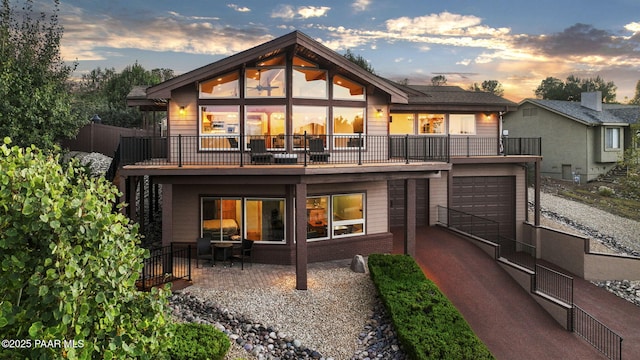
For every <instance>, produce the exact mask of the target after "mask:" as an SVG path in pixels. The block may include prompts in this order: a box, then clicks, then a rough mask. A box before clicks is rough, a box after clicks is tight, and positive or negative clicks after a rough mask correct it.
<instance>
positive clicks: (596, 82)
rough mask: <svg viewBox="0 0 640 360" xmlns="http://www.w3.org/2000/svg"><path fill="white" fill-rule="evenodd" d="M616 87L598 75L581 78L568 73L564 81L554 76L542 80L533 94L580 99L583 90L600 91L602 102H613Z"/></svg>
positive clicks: (553, 98)
mask: <svg viewBox="0 0 640 360" xmlns="http://www.w3.org/2000/svg"><path fill="white" fill-rule="evenodd" d="M617 88H618V87H617V86H616V85H615V84H614V83H613V81H609V82H605V81H604V79H602V78H601V77H600V76H596V77H595V78H588V79H581V78H579V77H577V76H574V75H569V77H567V80H566V82H563V81H562V80H560V79H557V78H554V77H548V78H546V79H544V80H542V82H541V83H540V85H539V86H538V88H537V89H536V90H535V94H536V97H538V98H539V99H544V100H563V101H580V99H581V98H582V93H583V92H591V91H600V92H602V101H603V102H605V103H614V102H615V101H616V90H617Z"/></svg>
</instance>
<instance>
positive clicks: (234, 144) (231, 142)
mask: <svg viewBox="0 0 640 360" xmlns="http://www.w3.org/2000/svg"><path fill="white" fill-rule="evenodd" d="M227 140H228V141H229V147H230V148H232V149H237V148H238V139H236V138H233V137H230V138H227Z"/></svg>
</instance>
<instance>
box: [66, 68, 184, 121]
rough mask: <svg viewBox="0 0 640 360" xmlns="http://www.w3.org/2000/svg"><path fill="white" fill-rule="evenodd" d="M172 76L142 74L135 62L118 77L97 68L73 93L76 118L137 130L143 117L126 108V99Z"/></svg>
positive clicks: (161, 72) (159, 71)
mask: <svg viewBox="0 0 640 360" xmlns="http://www.w3.org/2000/svg"><path fill="white" fill-rule="evenodd" d="M173 76H174V74H173V70H171V69H164V68H161V69H153V70H151V71H148V70H145V68H144V67H142V65H140V64H138V63H137V62H136V63H135V64H133V65H130V66H127V67H125V68H124V69H123V70H122V71H121V72H120V73H118V72H116V71H115V69H114V68H109V69H104V70H103V69H101V68H96V69H93V70H91V71H90V72H89V73H87V74H85V75H83V76H82V81H81V82H80V84H79V86H78V87H77V88H76V90H75V91H74V94H75V100H76V104H77V106H76V107H75V108H77V109H79V110H78V111H79V116H81V117H83V118H86V119H89V118H91V117H92V116H93V115H94V114H99V116H100V118H101V119H102V122H103V123H105V124H108V125H114V126H122V127H139V126H140V125H141V122H142V121H141V120H142V113H141V112H140V111H139V110H138V109H137V108H130V107H128V106H127V95H128V94H129V92H131V89H133V87H134V86H137V85H149V86H151V85H156V84H158V83H160V82H162V81H166V80H168V79H171V78H172V77H173Z"/></svg>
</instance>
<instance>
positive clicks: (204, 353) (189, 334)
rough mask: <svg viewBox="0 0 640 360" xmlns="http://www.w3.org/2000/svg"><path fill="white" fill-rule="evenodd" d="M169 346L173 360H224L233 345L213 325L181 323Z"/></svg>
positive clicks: (177, 326)
mask: <svg viewBox="0 0 640 360" xmlns="http://www.w3.org/2000/svg"><path fill="white" fill-rule="evenodd" d="M174 334H175V335H174V337H173V338H172V339H171V345H170V346H169V355H170V356H171V359H172V360H222V359H224V356H225V355H226V354H227V351H229V347H230V346H231V343H230V342H229V338H228V337H227V335H225V334H224V333H222V332H221V331H219V330H217V329H216V328H214V327H213V326H211V325H206V324H193V323H184V324H182V323H180V324H176V325H175V328H174Z"/></svg>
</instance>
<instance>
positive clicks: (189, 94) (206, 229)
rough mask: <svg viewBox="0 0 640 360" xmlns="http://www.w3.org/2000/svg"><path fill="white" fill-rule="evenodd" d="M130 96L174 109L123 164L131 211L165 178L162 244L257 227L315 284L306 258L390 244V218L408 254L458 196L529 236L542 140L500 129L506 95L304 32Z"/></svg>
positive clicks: (229, 238) (264, 255)
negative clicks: (526, 227) (438, 83)
mask: <svg viewBox="0 0 640 360" xmlns="http://www.w3.org/2000/svg"><path fill="white" fill-rule="evenodd" d="M130 100H131V104H133V105H135V106H140V107H141V108H144V109H145V110H149V111H152V110H154V109H158V110H166V111H167V136H166V137H153V138H144V139H141V138H123V139H122V142H121V147H120V166H121V168H120V170H119V172H118V176H119V180H118V183H119V184H121V185H120V186H121V190H122V192H123V194H125V195H124V197H125V199H124V200H125V201H126V202H128V203H129V204H130V205H129V208H128V214H129V216H130V217H132V218H134V219H138V220H140V218H141V217H144V216H145V214H144V208H145V207H144V206H143V204H141V201H140V200H138V198H136V191H135V190H134V189H135V188H136V186H137V184H138V183H139V182H141V181H142V179H148V181H150V182H151V183H153V184H161V185H162V190H163V204H162V210H163V211H162V239H163V243H164V244H165V245H168V244H170V243H193V244H195V242H196V239H197V238H200V237H209V238H211V239H212V241H213V242H239V241H241V239H243V238H244V239H250V240H254V247H253V250H254V254H253V255H254V260H255V261H257V262H264V263H277V264H295V265H296V275H297V282H296V287H297V288H298V289H305V288H306V267H307V264H308V262H315V261H327V260H332V259H341V258H351V257H352V256H354V255H356V254H364V255H366V254H370V253H374V252H390V251H391V249H392V233H391V229H392V227H393V226H404V227H405V228H406V232H405V249H406V252H407V253H409V254H411V253H412V251H413V250H414V241H415V231H416V227H417V226H418V225H425V226H431V225H435V224H437V223H438V221H439V217H442V216H445V217H446V216H447V214H448V211H459V212H461V213H462V212H463V213H465V214H473V215H475V216H482V217H486V218H489V219H491V220H493V221H495V222H496V223H499V224H500V233H501V234H502V235H503V236H506V237H510V238H514V239H517V238H520V237H521V236H523V235H521V233H522V232H523V226H522V224H523V222H524V221H525V220H526V217H527V198H526V197H527V191H526V187H527V184H526V179H527V176H528V174H527V171H528V170H527V169H528V167H527V166H525V165H528V164H529V165H534V166H532V167H531V168H533V169H538V168H539V166H538V164H539V162H540V160H541V158H540V148H539V139H513V138H509V139H508V140H509V141H510V143H503V141H502V139H501V137H500V134H501V131H502V129H501V128H500V126H501V118H502V116H503V114H504V113H505V112H508V111H511V110H513V109H515V107H516V104H515V103H513V102H510V101H508V100H505V99H503V98H500V97H497V96H494V95H491V94H488V93H482V92H471V91H465V90H463V89H461V88H459V87H448V86H443V87H433V86H405V85H399V84H397V83H394V82H391V81H389V80H387V79H383V78H381V77H379V76H376V75H374V74H371V73H369V72H367V71H365V70H364V69H362V68H361V67H359V66H357V65H356V64H354V63H352V62H350V61H349V60H347V59H346V58H345V57H343V56H342V55H340V54H338V53H336V52H334V51H332V50H330V49H328V48H327V47H325V46H324V45H322V44H320V43H319V42H317V41H315V40H313V39H311V38H310V37H308V36H307V35H305V34H303V33H301V32H298V31H294V32H292V33H289V34H287V35H284V36H282V37H279V38H276V39H274V40H272V41H269V42H267V43H264V44H261V45H258V46H256V47H254V48H251V49H248V50H246V51H243V52H240V53H238V54H235V55H232V56H230V57H228V58H225V59H222V60H220V61H217V62H214V63H212V64H209V65H206V66H203V67H201V68H198V69H195V70H193V71H190V72H187V73H185V74H182V75H180V76H177V77H175V78H173V79H170V80H168V81H165V82H163V83H161V84H158V85H155V86H152V87H149V88H147V89H146V91H145V92H144V95H143V96H140V94H137V95H136V96H135V97H133V98H131V99H130ZM511 141H512V142H511ZM534 177H535V178H537V173H536V174H534ZM142 188H143V187H141V189H142ZM144 198H145V196H144V194H141V196H140V197H139V199H144ZM443 214H444V215H443Z"/></svg>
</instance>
